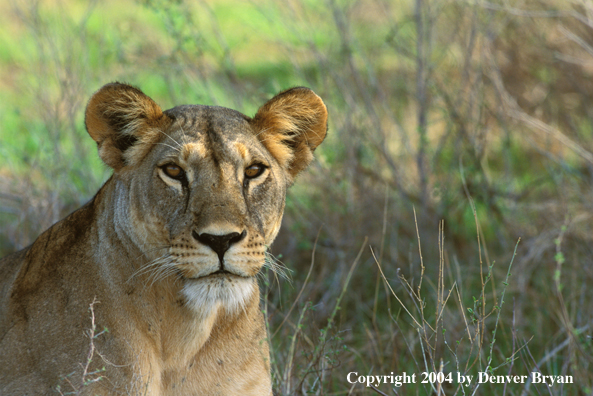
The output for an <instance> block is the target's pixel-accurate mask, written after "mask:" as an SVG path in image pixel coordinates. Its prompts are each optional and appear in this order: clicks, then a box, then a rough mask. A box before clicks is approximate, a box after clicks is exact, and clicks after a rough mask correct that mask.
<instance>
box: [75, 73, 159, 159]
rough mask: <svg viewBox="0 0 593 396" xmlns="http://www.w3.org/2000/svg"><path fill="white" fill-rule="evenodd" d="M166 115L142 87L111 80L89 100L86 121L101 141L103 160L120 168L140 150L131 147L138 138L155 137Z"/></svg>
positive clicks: (89, 128)
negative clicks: (140, 88) (111, 81)
mask: <svg viewBox="0 0 593 396" xmlns="http://www.w3.org/2000/svg"><path fill="white" fill-rule="evenodd" d="M166 119H168V117H167V116H165V115H164V114H163V111H162V110H161V108H160V107H159V105H157V104H156V103H155V102H154V101H153V100H152V99H150V98H149V97H148V96H146V95H145V94H144V93H143V92H142V91H140V90H139V89H138V88H135V87H132V86H131V85H127V84H121V83H111V84H107V85H105V86H103V87H102V88H101V89H100V90H98V91H97V92H96V93H95V94H94V95H93V97H92V98H91V100H90V101H89V104H88V105H87V108H86V114H85V125H86V129H87V132H88V133H89V135H91V137H92V138H93V139H94V140H95V142H97V146H98V147H99V156H100V157H101V159H102V160H103V162H105V163H106V164H107V165H109V166H110V167H112V168H113V169H115V170H119V169H120V168H122V167H124V166H126V165H129V163H130V162H132V161H133V160H134V159H135V157H137V156H138V155H139V154H140V153H139V152H137V153H134V152H132V151H134V150H129V149H130V148H131V147H133V146H135V145H136V143H137V142H138V141H147V140H151V139H152V138H154V135H155V134H156V130H157V129H158V128H160V127H163V124H164V123H165V122H166ZM136 151H138V150H136ZM134 154H136V155H134Z"/></svg>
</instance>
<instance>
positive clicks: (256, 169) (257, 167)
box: [245, 164, 266, 179]
mask: <svg viewBox="0 0 593 396" xmlns="http://www.w3.org/2000/svg"><path fill="white" fill-rule="evenodd" d="M265 170H266V167H265V166H264V165H262V164H253V165H251V166H248V167H247V168H245V177H246V178H248V179H253V178H255V177H258V176H259V175H261V174H262V173H264V171H265Z"/></svg>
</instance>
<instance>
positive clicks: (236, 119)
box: [0, 83, 327, 396]
mask: <svg viewBox="0 0 593 396" xmlns="http://www.w3.org/2000/svg"><path fill="white" fill-rule="evenodd" d="M86 126H87V130H88V132H89V134H90V136H91V137H92V138H93V139H94V140H95V141H96V143H97V145H98V149H99V155H100V156H101V158H102V159H103V161H104V162H105V163H106V164H107V165H109V166H111V167H112V168H113V169H114V174H113V176H112V177H111V178H110V179H109V180H108V181H107V182H106V183H105V184H104V185H103V187H102V188H101V189H100V190H99V192H98V193H97V195H96V196H95V197H94V198H93V199H92V200H91V201H90V202H89V203H88V204H87V205H85V206H84V207H83V208H81V209H79V210H77V211H76V212H74V213H73V214H71V215H70V216H68V217H66V218H65V219H64V220H62V221H60V222H58V223H56V224H55V225H54V226H52V227H51V228H50V229H49V230H47V231H46V232H44V233H43V234H42V235H41V236H40V237H39V238H38V239H37V240H36V241H35V242H34V243H33V244H32V245H31V246H29V247H28V248H26V249H24V250H22V251H20V252H17V253H15V254H13V255H11V256H8V257H6V258H4V259H2V260H0V367H1V369H0V394H1V395H3V396H4V395H6V396H12V395H46V394H47V395H49V394H56V389H57V386H58V385H60V386H61V389H62V391H63V392H68V391H73V390H76V391H79V392H80V394H83V395H95V394H100V395H152V396H156V395H176V396H183V395H270V394H271V392H272V390H271V379H270V366H269V351H268V344H267V341H266V338H267V335H266V330H265V326H264V318H263V315H262V313H261V310H260V307H259V305H260V301H259V300H260V298H259V288H258V285H257V282H256V279H255V277H256V275H257V274H258V273H259V272H260V271H261V269H262V267H263V266H264V264H265V252H266V249H267V247H268V246H269V245H270V244H271V243H272V241H273V240H274V238H275V237H276V234H277V232H278V229H279V227H280V223H281V219H282V213H283V209H284V198H285V194H286V189H287V187H288V186H289V185H290V184H291V183H292V182H293V180H294V178H295V176H296V175H297V174H298V173H299V172H300V171H301V170H303V169H304V168H305V167H306V166H307V165H308V164H309V162H310V161H311V159H312V153H313V151H314V150H315V148H316V147H317V146H318V145H319V144H320V143H321V142H322V141H323V138H324V137H325V133H326V128H327V111H326V108H325V106H324V105H323V102H322V101H321V99H319V97H318V96H317V95H315V94H314V93H313V92H312V91H310V90H308V89H306V88H294V89H292V90H288V91H285V92H283V93H281V94H279V95H277V96H276V97H274V98H273V99H271V100H270V101H269V102H268V103H266V104H265V105H264V106H262V107H261V108H260V110H259V111H258V112H257V114H256V116H255V117H254V118H253V119H250V118H249V117H246V116H244V115H242V114H240V113H238V112H235V111H233V110H229V109H225V108H220V107H208V106H179V107H176V108H173V109H171V110H167V111H165V112H163V111H162V110H161V109H160V107H159V106H158V105H157V104H156V103H155V102H154V101H152V99H150V98H149V97H147V96H146V95H144V94H143V93H142V92H141V91H140V90H139V89H137V88H134V87H131V86H129V85H125V84H119V83H114V84H108V85H106V86H105V87H103V88H102V89H101V90H99V91H98V92H97V93H96V94H95V95H94V96H93V97H92V98H91V100H90V101H89V104H88V106H87V111H86ZM169 164H173V165H175V166H177V167H180V168H181V169H182V170H183V172H184V176H183V177H182V178H173V177H171V176H170V174H168V173H167V172H168V169H169V168H168V167H167V165H169ZM254 164H259V165H263V169H264V170H263V172H262V173H261V174H260V175H259V176H257V177H254V178H252V179H249V178H246V176H245V173H244V171H245V169H246V168H248V167H250V166H253V165H254ZM225 235H226V236H227V237H228V238H231V237H232V243H231V242H229V243H228V246H227V247H228V250H226V251H223V252H222V253H220V252H219V253H216V252H215V249H217V248H216V246H217V245H215V244H213V245H210V243H211V242H208V241H209V239H208V238H215V239H216V238H221V236H225ZM217 240H218V239H217ZM229 240H231V239H229ZM211 246H212V247H211ZM221 254H222V256H221ZM221 257H222V258H221ZM221 260H222V263H221ZM221 270H224V271H222V272H221ZM93 301H97V302H96V303H95V304H94V305H93V314H94V317H95V323H96V325H97V328H96V332H100V331H102V330H103V329H104V328H106V329H108V332H105V333H102V334H100V335H99V336H97V337H95V338H94V339H92V340H90V339H89V337H88V331H89V329H90V327H91V319H90V317H91V312H90V311H89V306H90V304H91V303H92V302H93ZM91 344H92V345H93V347H94V348H95V353H94V355H93V358H92V360H91V362H90V364H89V367H88V370H87V375H86V376H84V375H83V367H84V366H85V365H86V363H87V357H88V354H89V350H90V349H89V348H90V347H91ZM103 367H104V368H105V371H102V370H101V369H102V368H103ZM96 370H99V371H96ZM89 373H90V374H89ZM98 377H102V378H101V379H100V380H98V381H94V382H93V381H90V382H89V380H92V379H95V378H98ZM85 381H86V382H85Z"/></svg>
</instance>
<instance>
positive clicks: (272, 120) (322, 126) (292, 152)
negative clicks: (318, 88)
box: [251, 87, 327, 179]
mask: <svg viewBox="0 0 593 396" xmlns="http://www.w3.org/2000/svg"><path fill="white" fill-rule="evenodd" d="M251 123H252V125H253V127H254V128H255V130H256V133H257V136H258V138H259V140H260V141H261V142H262V143H263V144H264V145H265V146H266V148H267V149H268V151H270V153H271V154H272V155H273V156H274V157H275V158H276V159H277V160H278V162H279V163H280V165H282V166H283V167H284V168H285V169H286V170H287V171H288V173H289V174H290V176H291V178H292V179H294V178H295V177H296V175H298V174H299V172H301V171H302V170H303V169H305V168H306V167H307V166H308V165H309V163H310V162H311V160H312V159H313V151H314V150H315V148H316V147H317V146H319V144H321V142H323V139H325V135H326V133H327V108H326V107H325V104H323V101H322V100H321V98H320V97H319V96H317V95H316V94H315V93H314V92H313V91H311V90H310V89H309V88H302V87H299V88H292V89H289V90H287V91H284V92H281V93H280V94H278V95H276V96H275V97H273V98H272V99H270V100H269V101H268V102H267V103H266V104H264V105H263V106H262V107H261V108H260V109H259V110H258V111H257V114H256V115H255V117H253V120H252V121H251Z"/></svg>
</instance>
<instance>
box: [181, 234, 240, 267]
mask: <svg viewBox="0 0 593 396" xmlns="http://www.w3.org/2000/svg"><path fill="white" fill-rule="evenodd" d="M192 235H193V237H194V238H195V239H196V240H197V241H198V242H200V243H203V244H204V245H207V246H210V248H211V249H212V250H214V251H215V252H216V254H218V259H219V260H220V263H221V264H222V263H223V261H222V258H223V257H224V254H225V253H226V251H227V250H229V248H230V247H231V245H232V244H234V243H237V242H239V241H240V240H241V239H243V238H245V235H246V232H245V231H243V232H242V233H240V234H239V233H238V232H231V233H230V234H225V235H213V234H207V233H203V234H198V233H197V232H195V231H193V233H192Z"/></svg>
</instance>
